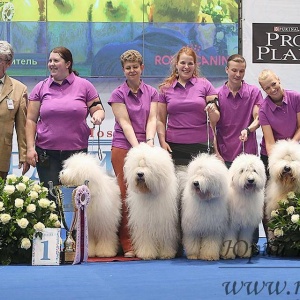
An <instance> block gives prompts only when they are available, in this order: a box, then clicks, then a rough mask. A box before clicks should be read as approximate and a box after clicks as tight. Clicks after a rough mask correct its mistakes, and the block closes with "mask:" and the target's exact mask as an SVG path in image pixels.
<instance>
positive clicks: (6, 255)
mask: <svg viewBox="0 0 300 300" xmlns="http://www.w3.org/2000/svg"><path fill="white" fill-rule="evenodd" d="M47 196H48V189H47V188H46V187H43V185H42V184H37V183H36V182H34V181H33V180H31V179H29V178H28V177H27V176H20V177H17V176H16V175H14V174H11V175H8V176H7V179H6V181H4V180H3V179H1V178H0V264H10V263H30V261H31V255H32V250H31V246H32V240H33V237H34V235H37V236H40V237H41V236H42V234H43V230H44V229H45V228H46V227H50V228H60V227H61V224H60V220H59V216H58V214H57V211H56V210H57V207H56V204H55V202H54V201H51V200H49V199H48V198H47Z"/></svg>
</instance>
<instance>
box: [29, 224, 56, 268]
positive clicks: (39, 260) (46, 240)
mask: <svg viewBox="0 0 300 300" xmlns="http://www.w3.org/2000/svg"><path fill="white" fill-rule="evenodd" d="M59 263H60V228H45V230H44V231H43V237H42V239H40V238H39V237H34V238H33V245H32V265H35V266H54V265H59Z"/></svg>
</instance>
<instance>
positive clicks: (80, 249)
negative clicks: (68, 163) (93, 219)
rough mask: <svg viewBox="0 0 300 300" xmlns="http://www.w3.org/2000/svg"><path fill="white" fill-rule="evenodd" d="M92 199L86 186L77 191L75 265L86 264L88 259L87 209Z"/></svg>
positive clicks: (79, 187) (78, 188)
mask: <svg viewBox="0 0 300 300" xmlns="http://www.w3.org/2000/svg"><path fill="white" fill-rule="evenodd" d="M90 199H91V196H90V190H89V188H88V187H87V186H86V185H81V186H78V187H77V188H76V190H75V207H76V208H77V210H76V212H75V213H76V214H77V218H76V219H77V222H76V223H77V224H76V227H77V228H76V253H75V259H74V262H73V265H75V264H78V263H81V262H83V261H84V262H86V261H87V259H88V222H87V214H86V207H87V205H88V204H89V202H90Z"/></svg>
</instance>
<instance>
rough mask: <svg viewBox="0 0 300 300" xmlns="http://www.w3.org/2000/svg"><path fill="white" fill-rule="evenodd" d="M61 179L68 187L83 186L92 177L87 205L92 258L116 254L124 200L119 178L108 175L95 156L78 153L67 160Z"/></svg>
mask: <svg viewBox="0 0 300 300" xmlns="http://www.w3.org/2000/svg"><path fill="white" fill-rule="evenodd" d="M60 180H61V183H62V184H63V185H66V186H79V185H82V184H83V183H84V181H85V180H88V187H89V190H90V194H91V200H90V203H89V204H88V206H87V218H88V236H89V238H88V242H89V245H88V254H89V257H95V256H96V257H113V256H116V255H117V252H118V245H119V238H118V229H119V222H120V218H121V199H120V189H119V186H118V185H117V182H116V180H115V178H113V177H110V176H108V175H107V174H106V172H105V170H104V169H103V168H102V167H101V166H100V164H99V160H98V159H97V158H96V157H95V156H93V155H91V154H86V153H78V154H74V155H72V156H71V157H70V158H68V159H67V160H65V161H64V163H63V169H62V171H61V172H60Z"/></svg>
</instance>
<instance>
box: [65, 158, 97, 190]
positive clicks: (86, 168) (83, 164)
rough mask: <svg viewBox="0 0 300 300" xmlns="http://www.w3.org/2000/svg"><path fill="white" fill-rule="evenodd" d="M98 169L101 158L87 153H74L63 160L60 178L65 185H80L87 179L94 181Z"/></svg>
mask: <svg viewBox="0 0 300 300" xmlns="http://www.w3.org/2000/svg"><path fill="white" fill-rule="evenodd" d="M98 169H99V160H97V158H96V157H94V156H92V155H90V154H86V153H77V154H73V155H72V156H71V157H69V158H68V159H66V160H65V161H64V162H63V169H62V170H61V171H60V173H59V179H60V181H61V183H62V184H63V185H67V186H79V185H82V184H84V183H85V181H86V180H88V181H93V180H94V179H93V178H95V175H96V174H95V172H97V174H98V172H99V171H98Z"/></svg>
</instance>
